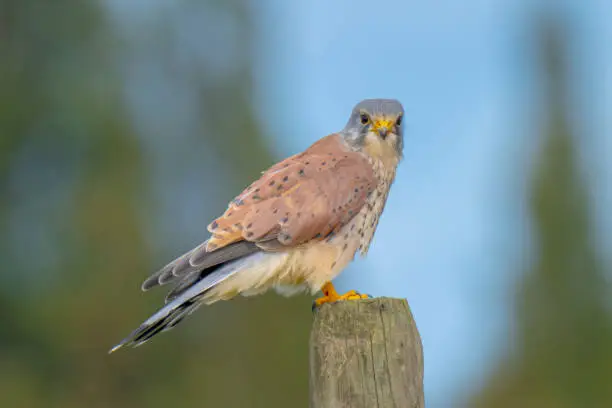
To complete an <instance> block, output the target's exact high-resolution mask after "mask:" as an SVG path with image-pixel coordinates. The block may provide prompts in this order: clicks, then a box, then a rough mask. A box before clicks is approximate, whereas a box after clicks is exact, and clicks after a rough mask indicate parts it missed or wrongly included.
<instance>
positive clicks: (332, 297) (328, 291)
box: [313, 282, 370, 308]
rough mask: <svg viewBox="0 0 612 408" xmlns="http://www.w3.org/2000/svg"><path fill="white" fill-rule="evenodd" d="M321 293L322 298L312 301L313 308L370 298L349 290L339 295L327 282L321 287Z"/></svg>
mask: <svg viewBox="0 0 612 408" xmlns="http://www.w3.org/2000/svg"><path fill="white" fill-rule="evenodd" d="M321 292H323V296H322V297H320V298H318V299H316V300H315V301H314V303H313V308H314V307H315V306H321V305H322V304H324V303H334V302H337V301H340V300H359V299H368V298H369V297H370V296H368V295H362V294H361V293H359V292H357V291H356V290H349V291H348V292H346V293H345V294H343V295H339V294H338V292H336V289H335V288H334V286H333V285H332V284H331V282H327V283H326V284H325V285H323V288H321Z"/></svg>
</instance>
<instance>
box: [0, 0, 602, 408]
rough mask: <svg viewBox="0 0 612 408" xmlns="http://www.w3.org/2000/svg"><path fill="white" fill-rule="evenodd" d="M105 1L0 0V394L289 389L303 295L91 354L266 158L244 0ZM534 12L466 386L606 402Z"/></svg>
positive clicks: (2, 401)
mask: <svg viewBox="0 0 612 408" xmlns="http://www.w3.org/2000/svg"><path fill="white" fill-rule="evenodd" d="M114 1H120V0H114ZM109 3H112V1H110V0H109V1H108V2H101V1H94V0H90V1H79V0H56V1H54V2H33V1H23V0H0V198H1V199H0V259H2V260H3V262H2V265H1V266H0V268H1V270H2V273H1V274H0V323H1V324H0V407H28V408H29V407H32V408H36V407H45V408H47V407H62V408H72V407H75V408H76V407H83V406H87V407H90V408H94V407H133V406H137V407H140V406H142V407H162V406H164V407H166V406H180V407H204V406H211V407H285V406H304V407H305V406H307V388H308V376H307V374H308V373H307V370H308V361H307V341H308V331H309V329H310V322H311V311H310V305H311V301H312V299H311V298H310V297H307V296H302V297H295V298H291V299H285V298H282V297H280V296H277V295H274V294H272V295H266V296H264V297H258V298H252V299H243V298H240V299H236V300H235V301H232V302H224V303H220V304H216V305H214V306H212V307H211V308H204V309H201V310H200V311H199V312H198V313H197V314H194V316H192V317H191V318H190V319H189V321H188V323H187V324H181V325H180V326H179V328H178V329H177V330H174V331H172V332H171V334H170V335H161V336H159V337H156V338H155V339H154V341H152V342H151V343H149V344H147V345H146V346H144V347H141V348H138V349H136V350H122V351H121V352H119V353H117V354H113V355H111V356H109V355H107V354H106V353H107V351H108V349H109V348H110V347H111V346H112V345H113V344H115V343H116V342H117V341H118V340H120V339H121V338H122V337H123V336H125V335H127V334H128V333H129V332H130V331H131V330H132V329H134V328H135V327H136V326H137V325H138V324H139V323H140V322H141V321H142V320H144V319H145V318H146V317H147V316H149V314H151V313H152V312H153V311H154V310H156V308H157V307H159V306H160V305H161V303H162V302H163V297H164V294H165V293H163V292H164V291H163V290H162V291H158V292H157V293H151V294H147V295H143V294H142V293H141V292H140V291H139V286H140V283H141V281H142V280H143V279H144V278H145V277H146V276H147V274H148V273H151V272H153V271H155V269H156V268H158V267H159V266H161V265H163V264H164V263H165V262H168V261H170V260H171V259H172V258H173V257H175V256H176V255H178V254H181V253H182V252H183V251H186V250H188V249H190V248H191V247H193V246H194V245H196V244H198V243H199V242H200V241H201V240H203V239H205V236H206V233H205V230H204V228H205V226H206V225H207V223H208V221H209V220H210V219H211V218H212V217H213V216H214V215H216V214H218V213H219V212H220V211H222V210H223V209H224V207H225V205H226V202H227V200H228V199H230V198H232V197H233V195H234V194H235V193H236V192H238V191H239V190H240V189H241V188H242V187H244V186H245V185H247V184H248V183H249V182H250V181H251V180H252V178H253V177H254V176H255V175H257V174H258V172H259V171H261V170H263V169H265V168H266V167H267V166H268V165H270V164H271V163H272V162H273V161H274V160H275V159H277V158H276V157H273V154H272V151H271V148H270V146H269V145H268V144H267V143H266V138H265V135H264V134H263V131H262V130H261V128H260V123H259V122H258V121H257V120H256V110H255V109H256V107H254V106H253V100H254V98H253V86H254V85H253V81H254V80H253V70H254V64H255V61H254V59H253V54H254V41H256V40H255V36H254V18H255V16H254V12H253V9H254V5H253V4H254V3H253V2H249V1H248V0H229V1H216V0H176V1H174V2H168V4H170V3H171V4H172V6H171V7H170V6H165V5H162V6H160V5H159V4H158V6H157V7H158V9H160V10H161V11H159V12H157V13H150V14H147V17H143V18H139V17H138V15H139V11H138V8H139V7H146V2H133V4H135V5H133V6H125V8H124V11H125V13H133V15H132V16H131V17H130V18H129V19H127V20H123V21H122V20H121V19H122V17H121V16H120V15H118V14H116V13H113V12H112V7H110V6H109ZM157 3H160V4H161V3H163V2H157ZM125 4H127V2H126V3H125ZM164 4H165V3H164ZM126 21H128V22H127V23H126ZM538 26H539V28H538V30H537V32H538V33H540V34H539V40H538V43H539V44H540V46H541V49H540V51H539V52H538V53H537V54H538V55H541V56H542V58H541V61H540V65H541V70H540V75H541V79H542V80H541V82H542V83H544V84H545V87H544V91H545V92H544V97H543V98H542V102H543V106H545V109H543V111H544V113H546V115H545V116H546V117H545V118H543V119H542V120H543V122H544V123H545V125H544V126H543V127H542V128H543V135H542V137H541V140H538V141H537V142H538V143H540V151H539V154H538V156H537V157H536V159H535V164H534V169H533V172H532V173H531V176H530V177H531V179H530V180H529V182H528V183H529V186H530V187H529V189H528V190H529V191H528V193H527V195H528V197H529V206H530V208H531V216H532V219H531V221H532V229H533V233H534V234H533V247H534V257H535V260H534V263H533V267H532V269H531V270H528V271H526V273H525V276H524V279H522V280H519V285H518V287H517V288H516V293H515V301H514V304H515V306H516V316H515V317H516V322H515V323H514V324H513V325H512V327H513V328H514V329H515V333H514V335H515V337H514V338H513V339H510V340H509V343H511V344H512V345H513V346H514V347H510V348H511V350H510V351H509V354H508V356H507V357H506V358H505V359H502V360H501V361H500V362H499V363H498V364H497V367H496V369H495V370H494V372H493V374H492V375H491V377H490V378H489V379H488V381H487V382H486V384H484V386H483V388H482V390H481V391H480V392H479V393H477V395H474V396H472V398H471V400H470V401H469V403H468V404H467V405H468V406H470V407H472V406H474V407H501V408H503V407H510V406H513V407H516V406H520V407H562V408H564V407H603V406H612V387H610V386H609V384H608V383H607V382H608V379H609V378H610V377H611V376H612V347H610V345H611V344H612V320H611V317H610V303H609V301H608V300H607V299H608V298H609V296H610V291H609V285H608V282H607V281H606V273H607V272H609V270H608V269H606V265H604V264H603V262H602V261H601V260H600V257H599V256H598V254H597V250H596V246H595V243H594V237H593V235H594V226H593V222H594V221H593V219H592V216H591V215H592V208H591V206H590V204H589V194H588V189H589V186H588V185H587V183H586V182H585V180H583V177H582V173H581V166H583V164H584V163H582V162H581V160H580V158H581V157H582V156H580V155H579V154H577V151H579V149H578V147H577V145H578V141H579V140H578V137H577V136H576V135H575V132H574V130H573V127H572V123H571V120H570V117H571V115H570V114H569V107H568V106H569V103H568V100H569V99H571V95H570V92H568V90H567V88H568V85H567V78H566V73H567V71H568V69H569V68H568V64H569V63H568V61H567V58H566V54H565V47H566V43H567V42H568V38H567V37H568V36H569V34H568V33H567V32H566V31H565V30H564V29H563V26H562V25H558V24H556V23H555V24H550V23H549V22H544V23H542V22H541V21H540V22H539V24H538ZM196 28H197V29H196ZM202 33H205V35H204V37H198V36H199V35H201V34H202ZM532 39H533V38H532ZM402 75H403V74H402ZM424 138H425V139H427V135H425V137H424ZM440 199H447V198H446V197H444V198H442V197H441V198H440ZM390 221H391V220H387V222H390ZM381 250H384V249H381ZM517 272H520V271H517ZM417 321H418V316H417ZM427 353H428V349H427V348H426V349H425V360H426V364H427ZM426 381H427V379H426Z"/></svg>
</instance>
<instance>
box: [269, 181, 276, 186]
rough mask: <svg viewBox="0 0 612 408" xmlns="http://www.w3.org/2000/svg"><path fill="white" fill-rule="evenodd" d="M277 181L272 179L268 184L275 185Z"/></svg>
mask: <svg viewBox="0 0 612 408" xmlns="http://www.w3.org/2000/svg"><path fill="white" fill-rule="evenodd" d="M275 183H276V181H274V180H272V181H271V182H269V183H268V185H269V186H270V187H272V186H273V185H274V184H275Z"/></svg>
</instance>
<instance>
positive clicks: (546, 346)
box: [468, 20, 612, 408]
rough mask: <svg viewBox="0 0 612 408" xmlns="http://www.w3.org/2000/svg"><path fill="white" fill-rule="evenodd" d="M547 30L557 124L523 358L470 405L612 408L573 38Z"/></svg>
mask: <svg viewBox="0 0 612 408" xmlns="http://www.w3.org/2000/svg"><path fill="white" fill-rule="evenodd" d="M560 24H561V23H559V22H557V21H555V20H551V21H546V22H545V23H543V24H542V25H541V27H539V33H540V35H539V44H540V47H539V54H540V55H542V57H543V58H542V63H541V65H542V68H543V69H542V70H541V78H542V82H543V83H544V85H545V87H544V88H545V98H544V101H545V103H546V106H547V108H548V115H547V116H548V117H547V119H546V126H545V127H544V135H543V143H542V148H541V151H540V153H539V158H538V160H537V162H536V166H535V169H534V172H533V178H532V181H531V188H530V192H529V193H530V194H529V195H530V207H531V214H532V220H533V224H534V233H535V239H534V243H535V247H536V259H535V262H534V265H533V269H532V270H530V271H528V273H527V275H526V276H525V278H524V279H523V280H522V281H521V282H520V285H519V287H518V290H517V293H516V305H517V313H516V315H517V322H516V325H515V330H516V333H515V335H516V337H515V339H514V340H513V341H514V342H515V346H516V347H515V350H513V352H512V353H511V355H510V356H508V358H507V359H506V360H505V361H503V362H502V363H501V364H500V365H499V366H498V368H497V371H496V372H495V373H494V375H493V376H492V377H491V378H490V379H489V381H488V383H487V384H486V386H485V387H484V388H483V390H482V391H481V392H480V394H479V395H477V396H475V397H474V398H473V400H472V402H471V403H470V404H468V405H469V406H470V407H487V408H489V407H496V408H497V407H499V408H505V407H538V408H570V407H575V408H583V407H585V408H586V407H610V406H612V386H610V378H612V347H611V346H610V345H612V316H611V315H610V310H609V301H608V298H609V296H610V290H609V286H608V285H607V282H606V279H605V272H606V271H605V270H604V265H603V264H602V261H601V259H600V258H599V256H598V254H597V251H596V247H595V242H594V241H595V238H594V230H593V220H592V219H591V217H590V213H591V208H590V207H589V200H588V194H587V188H586V184H585V182H584V180H583V179H582V177H581V171H580V163H579V160H578V155H577V147H576V145H577V143H576V142H577V139H576V138H575V136H574V135H573V134H572V131H571V126H570V123H569V119H568V117H569V115H568V110H567V106H568V105H569V103H568V102H569V97H570V95H569V93H568V92H567V79H566V72H567V70H568V69H569V66H568V65H569V64H568V61H567V56H566V50H565V47H566V46H567V42H566V40H567V39H566V37H565V36H566V35H567V33H566V32H565V31H564V30H563V26H562V25H560Z"/></svg>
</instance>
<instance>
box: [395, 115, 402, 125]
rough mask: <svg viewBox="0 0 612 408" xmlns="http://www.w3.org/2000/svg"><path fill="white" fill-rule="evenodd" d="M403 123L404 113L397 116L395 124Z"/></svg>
mask: <svg viewBox="0 0 612 408" xmlns="http://www.w3.org/2000/svg"><path fill="white" fill-rule="evenodd" d="M401 125H402V115H400V116H398V117H397V120H396V121H395V126H401Z"/></svg>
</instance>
